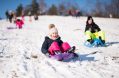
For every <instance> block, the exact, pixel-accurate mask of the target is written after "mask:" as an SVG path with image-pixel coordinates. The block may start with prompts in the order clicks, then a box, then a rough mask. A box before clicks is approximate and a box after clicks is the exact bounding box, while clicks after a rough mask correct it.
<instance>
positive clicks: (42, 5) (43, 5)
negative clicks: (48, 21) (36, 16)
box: [39, 0, 47, 14]
mask: <svg viewBox="0 0 119 78" xmlns="http://www.w3.org/2000/svg"><path fill="white" fill-rule="evenodd" d="M46 7H47V4H46V3H45V0H39V9H40V14H42V13H44V12H45V11H46Z"/></svg>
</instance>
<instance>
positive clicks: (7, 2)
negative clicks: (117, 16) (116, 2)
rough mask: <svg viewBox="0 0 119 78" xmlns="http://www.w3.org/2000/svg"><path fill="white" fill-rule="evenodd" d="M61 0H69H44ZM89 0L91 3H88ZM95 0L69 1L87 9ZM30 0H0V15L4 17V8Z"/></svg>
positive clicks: (48, 0) (51, 1) (50, 0)
mask: <svg viewBox="0 0 119 78" xmlns="http://www.w3.org/2000/svg"><path fill="white" fill-rule="evenodd" d="M37 1H38V0H37ZM62 1H65V2H68V1H69V0H45V2H46V3H47V5H48V6H50V5H52V4H56V5H58V4H60V3H61V2H62ZM89 1H90V2H91V4H90V3H89ZM95 1H96V0H70V2H71V3H74V2H76V3H77V4H78V6H80V7H81V8H83V9H85V10H89V9H91V8H93V5H92V4H94V3H95ZM102 1H108V0H102ZM31 2H32V0H0V17H2V18H5V11H6V10H16V7H17V6H18V5H19V4H22V5H23V6H26V5H28V4H30V3H31Z"/></svg>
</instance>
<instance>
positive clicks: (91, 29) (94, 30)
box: [85, 23, 101, 33]
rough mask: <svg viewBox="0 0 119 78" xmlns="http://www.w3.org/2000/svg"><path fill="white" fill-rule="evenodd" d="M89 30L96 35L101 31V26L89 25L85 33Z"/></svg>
mask: <svg viewBox="0 0 119 78" xmlns="http://www.w3.org/2000/svg"><path fill="white" fill-rule="evenodd" d="M87 30H90V32H91V33H95V32H96V31H101V29H100V28H99V26H98V25H97V24H95V23H92V24H87V25H86V28H85V32H86V31H87Z"/></svg>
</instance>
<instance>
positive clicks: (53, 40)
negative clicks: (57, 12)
mask: <svg viewBox="0 0 119 78" xmlns="http://www.w3.org/2000/svg"><path fill="white" fill-rule="evenodd" d="M41 51H42V53H43V54H45V55H48V56H49V57H51V58H54V59H56V60H59V61H61V60H64V59H69V58H73V57H74V56H77V55H76V54H75V53H74V51H75V46H73V47H71V46H70V45H69V44H68V43H67V42H63V41H62V40H61V37H60V36H59V34H58V30H57V28H56V27H55V25H54V24H50V25H49V35H48V36H46V37H45V41H44V42H43V44H42V48H41Z"/></svg>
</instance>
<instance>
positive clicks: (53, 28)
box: [49, 24, 58, 35]
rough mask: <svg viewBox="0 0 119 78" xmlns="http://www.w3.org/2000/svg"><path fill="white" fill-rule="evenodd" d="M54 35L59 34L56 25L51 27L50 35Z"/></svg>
mask: <svg viewBox="0 0 119 78" xmlns="http://www.w3.org/2000/svg"><path fill="white" fill-rule="evenodd" d="M52 33H58V30H57V28H56V27H55V25H54V24H50V25H49V35H51V34H52Z"/></svg>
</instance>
